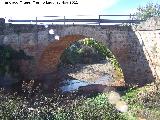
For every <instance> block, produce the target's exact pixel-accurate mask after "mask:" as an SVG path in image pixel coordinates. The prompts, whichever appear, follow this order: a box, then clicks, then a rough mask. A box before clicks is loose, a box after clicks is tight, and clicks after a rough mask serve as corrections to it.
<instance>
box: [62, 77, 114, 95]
mask: <svg viewBox="0 0 160 120" xmlns="http://www.w3.org/2000/svg"><path fill="white" fill-rule="evenodd" d="M112 80H113V78H112V77H111V76H110V75H104V76H102V77H100V78H99V79H97V80H95V81H92V82H87V81H84V80H76V79H75V80H73V79H72V80H71V79H67V80H65V81H63V82H61V83H60V87H59V88H60V90H62V92H72V91H76V90H78V88H79V87H80V86H87V85H90V84H102V85H108V84H110V83H111V82H112Z"/></svg>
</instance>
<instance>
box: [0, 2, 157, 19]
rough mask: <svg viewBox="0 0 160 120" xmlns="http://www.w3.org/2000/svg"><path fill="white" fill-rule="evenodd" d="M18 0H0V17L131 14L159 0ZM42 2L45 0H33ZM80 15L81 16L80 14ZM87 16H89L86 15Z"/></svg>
mask: <svg viewBox="0 0 160 120" xmlns="http://www.w3.org/2000/svg"><path fill="white" fill-rule="evenodd" d="M19 1H20V0H0V11H1V14H0V17H7V18H15V19H26V18H31V17H34V18H35V17H36V16H38V17H40V16H52V15H59V16H71V17H72V16H76V15H86V16H98V15H99V14H130V13H131V14H132V13H134V12H136V9H137V7H139V6H145V4H147V3H148V2H153V3H159V4H160V0H77V3H78V4H65V5H64V4H60V5H58V4H53V5H44V4H41V5H35V3H33V0H21V1H23V3H24V2H26V1H30V2H31V4H30V5H24V4H22V2H21V3H20V2H19ZM35 1H38V2H41V3H43V2H44V1H46V0H35ZM48 1H52V2H53V3H56V2H57V1H58V2H61V3H62V2H63V1H64V2H73V1H76V0H48ZM5 2H18V3H19V4H18V5H13V4H8V5H6V4H4V3H5ZM81 17H82V16H81ZM88 18H89V17H88Z"/></svg>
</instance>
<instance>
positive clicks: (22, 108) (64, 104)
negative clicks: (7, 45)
mask: <svg viewBox="0 0 160 120" xmlns="http://www.w3.org/2000/svg"><path fill="white" fill-rule="evenodd" d="M30 82H31V83H27V84H26V83H25V84H24V85H23V87H22V92H23V93H24V94H23V95H19V94H17V93H14V94H9V93H8V94H6V92H5V90H3V89H1V91H0V119H1V120H10V119H24V120H139V119H140V118H141V119H142V118H145V119H147V120H152V119H153V120H159V118H160V117H159V116H160V109H159V104H160V101H159V99H160V93H159V92H158V91H155V90H154V89H153V87H150V86H147V87H143V88H138V89H137V88H132V89H129V90H127V91H123V93H122V98H121V99H123V100H124V101H126V102H127V103H128V105H129V109H128V111H127V112H124V113H121V112H119V111H118V110H117V109H116V107H115V106H113V105H112V104H110V103H109V100H108V93H103V94H98V95H96V96H92V97H89V98H86V97H83V96H77V93H72V94H59V93H58V92H57V91H55V92H54V91H52V93H50V95H48V94H44V93H43V92H42V90H41V89H40V87H39V86H37V87H35V88H33V81H30Z"/></svg>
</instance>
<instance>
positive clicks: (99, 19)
mask: <svg viewBox="0 0 160 120" xmlns="http://www.w3.org/2000/svg"><path fill="white" fill-rule="evenodd" d="M100 19H101V15H99V20H98V23H99V25H101V22H100Z"/></svg>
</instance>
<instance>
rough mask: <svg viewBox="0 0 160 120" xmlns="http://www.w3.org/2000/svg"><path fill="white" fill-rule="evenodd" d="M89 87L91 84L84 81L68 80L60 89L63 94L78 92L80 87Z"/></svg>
mask: <svg viewBox="0 0 160 120" xmlns="http://www.w3.org/2000/svg"><path fill="white" fill-rule="evenodd" d="M87 85H89V83H88V82H85V81H82V80H66V81H63V82H62V83H61V85H60V89H61V90H62V92H71V91H76V90H78V88H79V87H80V86H87Z"/></svg>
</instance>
